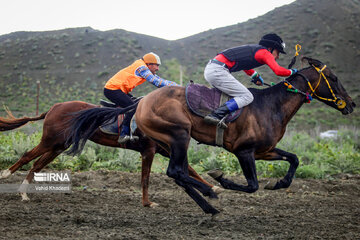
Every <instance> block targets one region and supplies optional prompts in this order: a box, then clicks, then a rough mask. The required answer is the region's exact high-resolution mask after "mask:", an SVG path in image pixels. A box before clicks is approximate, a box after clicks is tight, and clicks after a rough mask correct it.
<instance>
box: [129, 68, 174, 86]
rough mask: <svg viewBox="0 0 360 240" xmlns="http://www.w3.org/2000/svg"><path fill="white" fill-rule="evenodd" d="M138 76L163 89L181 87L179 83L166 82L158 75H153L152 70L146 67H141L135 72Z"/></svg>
mask: <svg viewBox="0 0 360 240" xmlns="http://www.w3.org/2000/svg"><path fill="white" fill-rule="evenodd" d="M135 74H136V76H138V77H141V78H144V79H145V80H146V81H148V82H150V83H151V84H153V85H154V86H156V87H158V88H161V87H165V86H179V85H178V84H177V83H175V82H173V81H169V80H165V79H163V78H161V77H159V76H158V75H154V74H152V73H151V71H150V69H149V68H147V67H146V66H141V67H139V68H138V69H136V71H135Z"/></svg>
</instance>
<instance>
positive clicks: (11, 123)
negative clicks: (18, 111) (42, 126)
mask: <svg viewBox="0 0 360 240" xmlns="http://www.w3.org/2000/svg"><path fill="white" fill-rule="evenodd" d="M47 113H48V112H44V113H42V114H41V115H40V116H37V117H23V118H15V117H14V116H13V115H12V114H9V116H10V118H3V117H0V131H8V130H12V129H15V128H18V127H21V126H23V125H25V124H26V123H28V122H33V121H38V120H41V119H44V118H45V116H46V114H47Z"/></svg>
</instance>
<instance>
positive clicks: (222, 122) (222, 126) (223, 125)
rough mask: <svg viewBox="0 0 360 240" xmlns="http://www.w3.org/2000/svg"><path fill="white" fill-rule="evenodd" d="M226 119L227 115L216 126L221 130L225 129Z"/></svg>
mask: <svg viewBox="0 0 360 240" xmlns="http://www.w3.org/2000/svg"><path fill="white" fill-rule="evenodd" d="M226 117H227V115H225V117H223V118H222V119H221V120H220V121H219V123H218V124H217V125H216V126H217V127H219V128H223V129H225V128H227V127H228V126H227V125H226V124H225V118H226Z"/></svg>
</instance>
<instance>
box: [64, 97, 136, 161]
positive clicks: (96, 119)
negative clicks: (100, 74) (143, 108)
mask: <svg viewBox="0 0 360 240" xmlns="http://www.w3.org/2000/svg"><path fill="white" fill-rule="evenodd" d="M137 105H138V102H137V103H135V104H133V105H131V106H128V107H126V108H109V107H101V108H91V109H87V110H82V111H79V112H76V113H74V115H75V116H74V118H72V119H71V120H70V122H69V128H68V129H67V134H66V135H67V136H68V137H67V139H66V146H71V145H72V146H71V148H70V149H69V150H68V151H66V153H68V154H71V155H75V154H78V153H80V152H81V151H82V150H83V148H84V145H85V143H86V141H87V140H88V139H89V138H91V136H92V135H93V134H94V133H95V131H96V130H97V129H98V128H99V127H100V126H101V125H102V124H104V123H105V122H108V121H110V120H113V122H114V121H116V119H117V117H118V116H119V114H124V113H126V112H128V111H130V110H132V109H134V108H136V107H137Z"/></svg>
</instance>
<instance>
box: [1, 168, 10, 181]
mask: <svg viewBox="0 0 360 240" xmlns="http://www.w3.org/2000/svg"><path fill="white" fill-rule="evenodd" d="M10 175H11V171H10V170H9V169H6V170H2V171H1V172H0V179H4V178H7V177H9V176H10Z"/></svg>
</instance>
